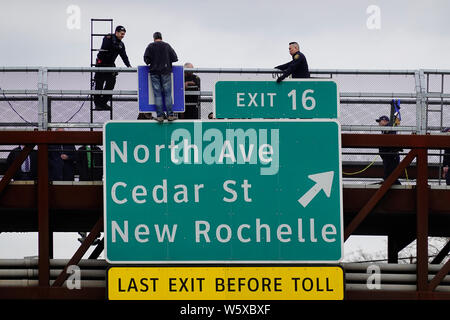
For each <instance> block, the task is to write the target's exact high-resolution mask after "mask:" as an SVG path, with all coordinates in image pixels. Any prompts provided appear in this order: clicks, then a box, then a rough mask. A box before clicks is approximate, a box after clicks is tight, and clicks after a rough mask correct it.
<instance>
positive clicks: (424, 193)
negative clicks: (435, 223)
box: [416, 149, 429, 291]
mask: <svg viewBox="0 0 450 320" xmlns="http://www.w3.org/2000/svg"><path fill="white" fill-rule="evenodd" d="M427 166H428V154H427V149H417V169H418V170H417V173H418V175H417V182H416V184H417V185H416V197H417V198H416V199H417V200H416V203H417V216H416V221H417V226H416V235H417V247H416V248H417V271H416V272H417V290H418V291H425V290H427V288H428V207H429V203H428V175H427Z"/></svg>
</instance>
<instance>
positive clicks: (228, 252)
mask: <svg viewBox="0 0 450 320" xmlns="http://www.w3.org/2000/svg"><path fill="white" fill-rule="evenodd" d="M103 132H104V134H103V139H104V141H103V145H104V177H105V178H104V179H105V180H104V210H105V212H104V232H105V252H106V256H105V257H106V260H107V261H108V262H110V263H127V264H129V263H136V264H141V263H156V264H158V263H163V264H167V263H261V262H276V263H280V262H281V263H290V262H337V261H339V260H340V259H341V257H342V251H343V232H342V225H343V224H342V220H343V218H342V186H341V156H340V155H341V152H340V151H341V150H340V149H341V143H340V137H341V136H340V125H339V123H338V122H337V121H334V120H314V121H312V120H290V119H284V120H276V121H273V120H262V119H261V120H234V121H226V120H212V121H188V120H185V121H183V120H180V121H176V122H173V123H165V124H158V123H157V122H147V121H130V122H124V121H110V122H107V123H106V124H105V126H104V131H103Z"/></svg>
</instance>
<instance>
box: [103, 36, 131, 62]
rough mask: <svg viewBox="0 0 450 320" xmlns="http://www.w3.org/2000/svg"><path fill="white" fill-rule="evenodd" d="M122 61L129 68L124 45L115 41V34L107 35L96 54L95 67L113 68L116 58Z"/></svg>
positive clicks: (119, 41) (117, 40)
mask: <svg viewBox="0 0 450 320" xmlns="http://www.w3.org/2000/svg"><path fill="white" fill-rule="evenodd" d="M118 55H120V57H121V58H122V60H123V63H125V65H126V66H127V67H131V64H130V61H129V60H128V56H127V53H126V51H125V44H124V43H123V42H122V41H121V40H119V39H117V37H116V35H115V34H108V35H106V36H105V37H104V38H103V42H102V46H101V48H100V51H99V53H98V54H97V65H98V66H103V67H115V66H116V65H115V63H114V62H115V61H116V58H117V56H118Z"/></svg>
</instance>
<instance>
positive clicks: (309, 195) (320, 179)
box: [298, 171, 334, 208]
mask: <svg viewBox="0 0 450 320" xmlns="http://www.w3.org/2000/svg"><path fill="white" fill-rule="evenodd" d="M333 177H334V171H327V172H322V173H316V174H311V175H309V176H308V178H310V179H311V180H312V181H314V182H315V183H316V184H315V185H314V186H313V187H312V188H311V189H309V190H308V191H307V192H306V193H305V194H304V195H303V196H301V198H300V199H298V202H300V204H301V205H302V206H303V207H305V208H306V206H307V205H308V204H309V203H310V202H311V200H312V199H314V197H315V196H316V195H317V194H318V193H319V192H320V190H323V192H325V194H326V196H327V197H328V198H329V197H330V194H331V186H332V185H333Z"/></svg>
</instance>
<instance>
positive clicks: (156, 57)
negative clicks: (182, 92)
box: [144, 32, 178, 123]
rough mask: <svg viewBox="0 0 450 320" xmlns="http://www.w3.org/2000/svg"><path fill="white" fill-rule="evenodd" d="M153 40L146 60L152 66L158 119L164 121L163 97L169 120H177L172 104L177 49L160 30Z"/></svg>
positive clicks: (145, 55)
mask: <svg viewBox="0 0 450 320" xmlns="http://www.w3.org/2000/svg"><path fill="white" fill-rule="evenodd" d="M153 40H154V41H153V42H152V43H150V44H149V45H148V46H147V48H146V49H145V53H144V62H145V63H146V64H147V65H149V66H150V79H151V83H152V88H153V94H154V95H155V104H156V117H157V118H156V120H157V121H158V122H160V123H161V122H163V121H164V117H165V114H164V110H163V97H164V102H165V105H166V110H167V120H169V121H173V120H175V117H174V114H173V110H172V106H173V102H172V75H171V74H172V63H173V62H176V61H178V57H177V54H176V53H175V50H173V49H172V47H171V46H170V44H168V43H167V42H164V41H162V35H161V33H160V32H155V33H154V34H153Z"/></svg>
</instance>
